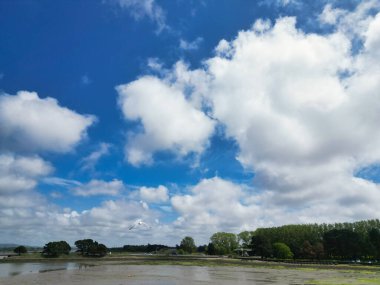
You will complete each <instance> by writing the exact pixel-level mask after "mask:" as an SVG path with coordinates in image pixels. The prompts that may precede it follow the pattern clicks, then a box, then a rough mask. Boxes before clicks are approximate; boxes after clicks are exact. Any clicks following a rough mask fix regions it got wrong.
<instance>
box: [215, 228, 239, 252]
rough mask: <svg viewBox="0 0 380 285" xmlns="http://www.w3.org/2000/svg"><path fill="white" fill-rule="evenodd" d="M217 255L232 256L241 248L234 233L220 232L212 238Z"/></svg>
mask: <svg viewBox="0 0 380 285" xmlns="http://www.w3.org/2000/svg"><path fill="white" fill-rule="evenodd" d="M210 239H211V243H212V244H213V245H214V248H215V253H216V254H220V255H223V254H230V253H233V251H234V250H235V249H236V248H237V247H238V246H239V243H238V240H237V236H236V235H235V234H232V233H225V232H218V233H215V234H213V235H212V236H211V238H210Z"/></svg>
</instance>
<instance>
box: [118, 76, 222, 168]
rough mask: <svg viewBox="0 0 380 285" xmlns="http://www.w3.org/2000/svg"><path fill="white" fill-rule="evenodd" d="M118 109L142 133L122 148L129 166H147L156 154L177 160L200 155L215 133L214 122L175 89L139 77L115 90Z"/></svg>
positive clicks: (131, 138)
mask: <svg viewBox="0 0 380 285" xmlns="http://www.w3.org/2000/svg"><path fill="white" fill-rule="evenodd" d="M117 91H118V93H119V105H120V107H121V109H122V111H123V114H124V116H125V118H126V119H128V120H132V121H139V122H140V123H141V125H142V127H143V131H142V132H141V133H133V134H131V135H130V137H129V141H128V144H127V145H126V148H125V153H126V158H127V160H128V161H129V162H130V163H131V164H132V165H136V166H137V165H141V164H149V163H152V161H153V154H154V153H155V152H157V151H172V152H174V153H176V154H177V155H178V156H186V155H188V154H190V153H196V154H200V153H202V151H203V150H204V149H205V147H206V146H207V144H208V139H209V136H210V135H211V134H212V133H213V131H214V124H215V123H214V121H213V120H211V119H210V118H209V117H207V116H206V115H205V114H204V113H203V112H202V111H201V110H199V109H197V108H195V107H194V106H193V105H192V104H191V102H189V101H188V100H187V99H186V97H185V95H184V94H183V93H182V91H181V90H180V89H178V88H176V87H175V86H171V85H170V84H168V83H166V82H164V81H162V80H160V79H158V78H155V77H148V76H146V77H142V78H140V79H138V80H136V81H133V82H132V83H129V84H125V85H120V86H118V87H117Z"/></svg>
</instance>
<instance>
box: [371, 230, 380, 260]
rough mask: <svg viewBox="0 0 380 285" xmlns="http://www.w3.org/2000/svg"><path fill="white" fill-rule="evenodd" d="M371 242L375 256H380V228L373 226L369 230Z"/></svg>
mask: <svg viewBox="0 0 380 285" xmlns="http://www.w3.org/2000/svg"><path fill="white" fill-rule="evenodd" d="M368 237H369V242H370V246H371V249H372V251H373V255H374V257H375V258H380V230H379V229H375V228H372V229H370V230H369V232H368Z"/></svg>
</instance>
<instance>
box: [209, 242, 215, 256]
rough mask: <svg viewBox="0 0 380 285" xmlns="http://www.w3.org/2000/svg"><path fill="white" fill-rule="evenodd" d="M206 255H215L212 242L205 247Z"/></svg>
mask: <svg viewBox="0 0 380 285" xmlns="http://www.w3.org/2000/svg"><path fill="white" fill-rule="evenodd" d="M207 254H208V255H215V254H216V250H215V246H214V244H213V243H212V242H210V243H209V244H208V245H207Z"/></svg>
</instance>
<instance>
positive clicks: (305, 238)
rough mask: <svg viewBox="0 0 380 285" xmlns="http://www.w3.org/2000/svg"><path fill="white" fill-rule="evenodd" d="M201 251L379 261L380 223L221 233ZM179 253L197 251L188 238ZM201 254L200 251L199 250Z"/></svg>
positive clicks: (278, 256)
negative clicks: (236, 233)
mask: <svg viewBox="0 0 380 285" xmlns="http://www.w3.org/2000/svg"><path fill="white" fill-rule="evenodd" d="M200 248H202V249H203V250H204V251H205V252H206V253H207V254H210V255H229V254H234V253H237V252H238V251H240V252H249V254H250V255H255V256H261V257H262V258H272V257H275V258H281V259H291V258H295V259H322V258H324V259H360V258H364V259H380V221H379V220H368V221H360V222H355V223H335V224H310V225H286V226H282V227H272V228H258V229H257V230H255V231H244V232H241V233H239V234H238V235H235V234H233V233H226V232H218V233H215V234H213V235H212V236H211V237H210V243H209V244H208V245H207V246H206V245H205V246H201V247H198V249H200ZM177 249H180V250H182V251H183V252H184V253H192V252H194V251H195V250H196V249H197V248H196V246H195V243H194V240H193V238H191V237H185V238H184V239H183V240H182V241H181V244H180V245H179V246H177ZM198 251H199V250H198Z"/></svg>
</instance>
